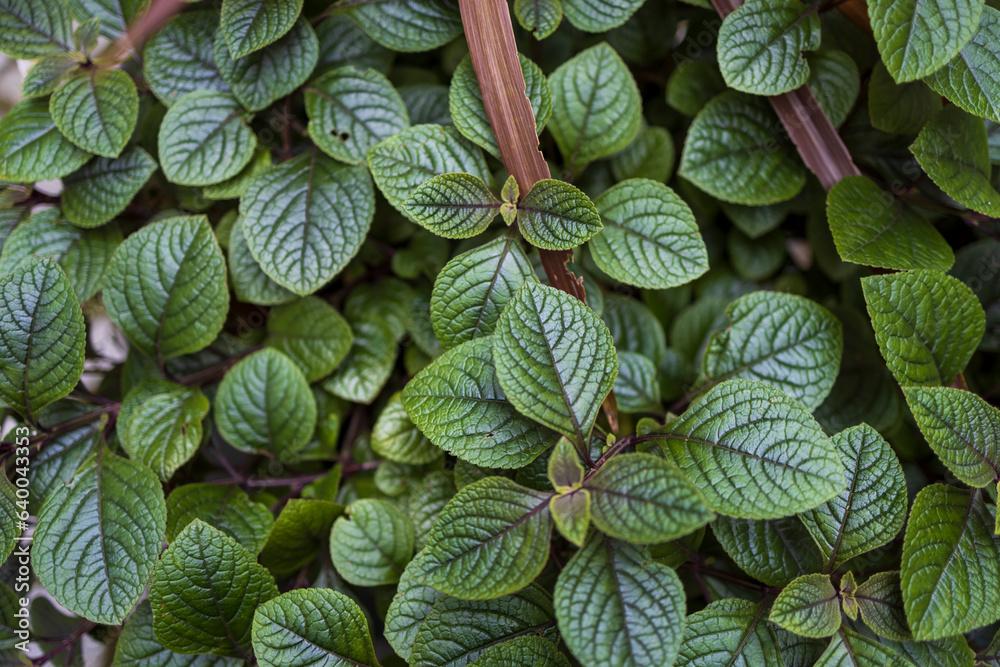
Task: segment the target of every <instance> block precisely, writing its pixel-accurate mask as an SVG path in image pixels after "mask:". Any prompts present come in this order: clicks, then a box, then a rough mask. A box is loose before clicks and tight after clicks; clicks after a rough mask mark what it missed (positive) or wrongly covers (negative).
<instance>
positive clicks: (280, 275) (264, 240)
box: [240, 150, 375, 295]
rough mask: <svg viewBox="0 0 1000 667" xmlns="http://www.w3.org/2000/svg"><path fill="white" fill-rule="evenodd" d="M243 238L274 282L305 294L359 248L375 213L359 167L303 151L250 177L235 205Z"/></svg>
mask: <svg viewBox="0 0 1000 667" xmlns="http://www.w3.org/2000/svg"><path fill="white" fill-rule="evenodd" d="M240 213H242V214H243V215H244V220H243V235H244V237H245V238H246V241H247V245H248V246H249V248H250V252H251V253H252V254H253V256H254V259H256V260H257V262H258V263H259V264H260V266H261V268H262V269H263V270H264V272H265V273H266V274H267V275H268V276H269V277H270V278H271V279H272V280H274V281H275V282H276V283H278V284H279V285H281V286H282V287H285V288H287V289H289V290H291V291H293V292H295V293H296V294H299V295H305V294H311V293H313V292H315V291H316V290H318V289H319V288H320V287H322V286H323V285H325V284H326V283H328V282H329V281H330V280H331V279H332V278H333V277H334V276H336V275H337V274H338V273H340V271H341V270H343V268H344V267H345V266H347V263H348V262H349V261H350V260H351V258H352V257H354V255H355V253H357V252H358V249H359V248H360V247H361V243H362V242H363V241H364V238H365V235H366V234H367V233H368V229H369V227H370V226H371V221H372V217H373V216H374V214H375V195H374V192H373V190H372V185H371V181H370V180H369V178H368V175H367V174H366V173H365V170H364V168H363V167H350V166H345V165H342V164H338V163H337V162H334V161H333V160H331V159H330V158H328V157H326V156H325V155H323V154H321V153H320V152H319V151H316V150H312V151H309V152H308V153H304V154H302V155H300V156H298V157H296V158H294V159H292V160H289V161H288V162H285V163H283V164H281V165H279V166H277V167H274V168H272V169H268V170H267V171H265V172H264V173H263V174H261V175H260V176H258V177H257V178H255V179H254V180H253V181H252V182H251V183H250V185H249V186H248V187H247V193H246V194H245V195H244V196H243V197H242V198H241V199H240Z"/></svg>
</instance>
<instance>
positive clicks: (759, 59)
mask: <svg viewBox="0 0 1000 667" xmlns="http://www.w3.org/2000/svg"><path fill="white" fill-rule="evenodd" d="M819 42H820V25H819V15H818V14H817V13H816V10H815V9H811V8H807V7H804V6H803V5H802V3H800V2H796V1H795V0H780V1H779V2H774V1H773V0H748V2H746V3H744V4H743V5H742V6H740V7H739V8H737V9H736V11H734V12H733V13H731V14H729V16H727V17H726V18H725V20H724V21H723V22H722V27H721V28H720V29H719V43H718V53H719V69H720V70H721V71H722V78H723V79H725V81H726V84H727V85H728V86H729V87H730V88H735V89H736V90H740V91H743V92H744V93H751V94H753V95H780V94H782V93H787V92H788V91H790V90H795V89H796V88H798V87H799V86H801V85H802V84H804V83H805V82H806V80H807V79H808V78H809V63H808V62H807V61H806V59H805V58H804V57H803V56H802V52H803V51H815V50H816V49H818V48H819Z"/></svg>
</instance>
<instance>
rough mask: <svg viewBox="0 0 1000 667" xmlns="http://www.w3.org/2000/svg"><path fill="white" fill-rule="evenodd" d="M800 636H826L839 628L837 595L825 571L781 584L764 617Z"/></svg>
mask: <svg viewBox="0 0 1000 667" xmlns="http://www.w3.org/2000/svg"><path fill="white" fill-rule="evenodd" d="M768 620H770V621H771V622H772V623H775V624H777V625H779V626H781V627H782V628H785V629H786V630H789V631H791V632H794V633H795V634H797V635H800V636H802V637H829V636H830V635H832V634H834V633H835V632H837V630H839V629H840V597H839V593H838V592H837V589H836V588H834V587H833V583H832V582H831V581H830V575H828V574H807V575H806V576H804V577H799V578H798V579H796V580H795V581H793V582H791V583H790V584H788V585H787V586H785V588H784V590H782V591H781V593H780V594H779V595H778V597H777V598H775V600H774V605H773V606H772V607H771V614H770V616H769V617H768Z"/></svg>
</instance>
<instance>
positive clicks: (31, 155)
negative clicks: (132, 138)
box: [0, 0, 91, 183]
mask: <svg viewBox="0 0 1000 667" xmlns="http://www.w3.org/2000/svg"><path fill="white" fill-rule="evenodd" d="M50 1H51V0H50ZM0 7H2V6H0ZM0 16H2V14H0ZM90 158H91V154H90V153H88V152H87V151H84V150H81V149H79V148H77V147H76V146H75V145H74V144H73V142H71V141H70V140H69V139H67V138H66V137H65V136H64V135H63V133H62V132H60V131H59V128H57V127H56V124H55V121H53V120H52V116H51V115H50V114H49V101H48V100H47V99H45V98H36V99H27V100H21V101H20V102H18V103H17V104H15V105H14V108H13V109H11V110H10V111H8V112H7V114H6V115H5V116H4V117H3V118H0V179H3V180H5V181H11V182H13V183H31V182H33V181H47V180H49V179H53V178H61V177H63V176H65V175H66V174H69V173H72V172H74V171H76V170H77V169H79V168H80V167H81V166H82V165H83V163H84V162H86V161H87V160H89V159H90Z"/></svg>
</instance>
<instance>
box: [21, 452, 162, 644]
mask: <svg viewBox="0 0 1000 667" xmlns="http://www.w3.org/2000/svg"><path fill="white" fill-rule="evenodd" d="M166 514H167V510H166V504H165V502H164V500H163V490H162V489H161V488H160V481H159V480H158V479H157V478H156V475H154V474H153V473H152V471H150V470H149V468H147V467H145V466H143V465H141V464H139V463H134V462H132V461H129V460H127V459H123V458H121V457H118V456H115V455H114V454H112V453H111V452H109V451H107V450H104V449H99V450H98V453H97V457H96V461H94V462H93V463H92V464H90V465H88V466H86V467H84V468H82V469H81V470H79V471H78V472H77V474H76V475H75V476H74V478H73V480H72V482H71V483H70V484H68V485H65V486H61V487H58V488H56V489H55V490H54V491H53V492H52V493H51V494H50V495H49V497H48V498H47V499H46V500H45V503H44V504H43V505H42V509H41V510H40V511H39V513H38V527H37V529H36V530H35V535H34V546H33V548H32V552H31V554H32V558H31V561H32V566H33V567H34V570H35V573H36V574H37V575H38V578H39V580H40V581H41V582H42V585H43V586H45V589H46V590H47V591H48V592H49V593H51V594H52V596H53V597H54V598H55V599H56V600H57V601H58V602H59V604H61V605H62V606H64V607H66V608H67V609H69V610H70V611H72V612H73V613H75V614H79V615H80V616H83V617H84V618H88V619H90V620H92V621H95V622H97V623H106V624H110V625H117V624H120V623H121V622H122V621H123V620H124V619H125V617H126V616H127V615H128V613H129V611H131V610H132V607H133V606H134V605H135V603H136V602H137V601H138V600H139V597H140V596H141V595H142V592H143V590H145V588H146V582H147V580H148V579H149V573H150V572H151V571H152V569H153V566H154V565H155V564H156V557H157V556H158V555H159V553H160V547H161V545H162V544H163V537H164V522H165V520H166Z"/></svg>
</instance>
